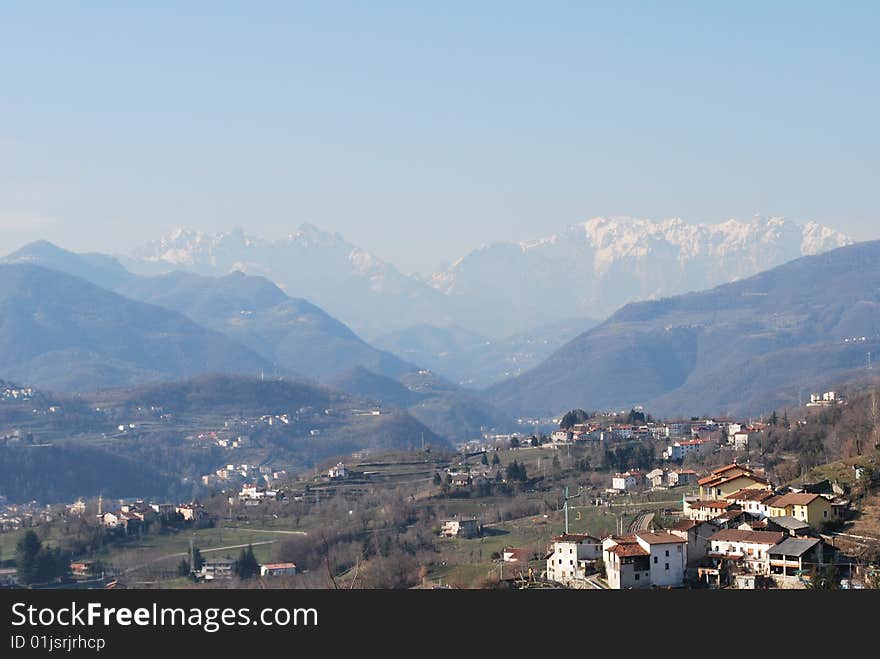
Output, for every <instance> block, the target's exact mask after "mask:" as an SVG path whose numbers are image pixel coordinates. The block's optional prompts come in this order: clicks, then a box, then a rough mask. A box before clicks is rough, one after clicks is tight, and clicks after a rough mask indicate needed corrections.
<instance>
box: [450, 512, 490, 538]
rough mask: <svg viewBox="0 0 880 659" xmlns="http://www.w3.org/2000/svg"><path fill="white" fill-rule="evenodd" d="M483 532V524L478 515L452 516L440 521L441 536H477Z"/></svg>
mask: <svg viewBox="0 0 880 659" xmlns="http://www.w3.org/2000/svg"><path fill="white" fill-rule="evenodd" d="M481 532H482V526H481V525H480V523H479V521H477V518H476V517H470V518H464V517H458V516H457V517H452V518H451V519H444V520H442V521H441V523H440V536H441V537H443V538H465V539H470V538H477V537H479V536H480V534H481Z"/></svg>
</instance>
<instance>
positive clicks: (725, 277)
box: [125, 217, 852, 339]
mask: <svg viewBox="0 0 880 659" xmlns="http://www.w3.org/2000/svg"><path fill="white" fill-rule="evenodd" d="M851 242H852V240H851V239H850V238H849V237H847V236H845V235H843V234H841V233H839V232H837V231H835V230H833V229H829V228H827V227H823V226H820V225H818V224H815V223H809V224H806V225H800V224H797V223H794V222H791V221H789V220H786V219H783V218H776V217H774V218H761V217H756V218H753V219H751V220H749V221H738V220H729V221H727V222H722V223H718V224H688V223H686V222H684V221H682V220H680V219H668V220H662V221H652V220H647V219H633V218H605V217H599V218H594V219H591V220H588V221H586V222H583V223H580V224H575V225H572V226H569V227H568V228H567V229H565V230H564V231H562V232H560V233H557V234H554V235H551V236H549V237H546V238H542V239H538V240H531V241H525V242H521V243H513V242H500V243H496V244H493V245H489V246H484V247H481V248H480V249H477V250H475V251H473V252H471V253H470V254H468V255H467V256H465V257H463V258H461V259H459V260H458V261H456V262H455V263H454V264H453V265H452V266H451V267H450V268H449V269H448V270H446V271H444V272H439V273H436V274H434V275H433V276H432V277H431V278H429V279H427V280H422V279H419V278H418V277H415V276H409V275H405V274H403V273H401V272H400V271H399V270H398V269H397V268H396V267H394V265H392V264H390V263H387V262H385V261H383V260H381V259H379V258H377V257H376V256H374V255H373V254H370V253H369V252H367V251H364V250H363V249H360V248H358V247H356V246H354V245H352V244H350V243H348V242H346V241H345V239H344V238H343V237H342V236H340V235H339V234H338V233H328V232H325V231H321V230H320V229H318V228H316V227H314V226H312V225H309V224H305V225H303V226H301V227H300V228H299V229H298V230H296V231H295V232H293V233H291V234H290V235H288V236H286V237H285V238H282V239H277V240H270V239H266V238H259V237H253V236H248V235H246V234H245V233H244V232H243V231H242V230H241V229H235V230H233V231H230V232H224V233H217V234H207V233H202V232H199V231H193V230H191V229H177V230H175V231H173V232H172V233H170V234H169V235H167V236H166V237H164V238H162V239H160V240H157V241H155V242H153V243H151V244H149V245H147V246H146V247H144V248H143V249H141V250H139V251H138V252H137V253H136V254H135V255H134V256H135V259H132V260H126V261H125V265H126V266H127V267H128V268H129V269H131V270H134V271H139V272H156V271H163V270H164V271H167V270H173V269H180V270H190V271H194V272H199V273H201V274H210V275H218V274H227V273H229V272H232V271H235V270H240V271H242V272H245V273H248V274H254V275H263V276H265V277H267V278H269V279H271V280H272V281H274V282H275V283H276V284H278V285H279V286H280V287H281V288H282V289H283V290H284V291H285V292H286V293H287V294H288V295H290V296H292V297H302V298H305V299H307V300H309V301H311V302H313V303H314V304H317V305H319V306H320V307H323V308H324V309H326V310H327V311H329V312H330V313H331V314H332V315H334V316H336V317H337V318H340V319H341V320H343V321H344V322H345V323H347V324H348V325H350V326H351V327H353V328H354V329H355V331H357V332H358V333H359V334H361V335H362V336H365V337H367V338H368V339H370V338H375V337H377V336H379V335H382V334H386V333H388V332H393V331H395V330H402V329H406V328H410V327H413V326H416V325H424V324H429V325H437V326H450V325H456V326H459V327H462V328H466V329H468V330H470V331H473V332H477V333H480V334H482V335H484V336H487V337H495V338H497V337H502V336H509V335H512V334H515V333H517V332H522V331H527V330H529V329H531V328H535V327H538V326H542V325H546V324H547V323H551V322H553V321H555V320H558V319H560V318H571V317H575V316H583V317H594V318H601V317H603V316H607V315H609V314H610V313H612V312H613V311H615V310H616V309H618V308H620V307H621V306H623V305H624V304H626V303H628V302H632V301H636V300H645V299H652V298H657V297H663V296H669V295H675V294H678V293H683V292H687V291H691V290H702V289H706V288H710V287H712V286H715V285H717V284H721V283H725V282H729V281H733V280H737V279H742V278H744V277H748V276H751V275H753V274H756V273H758V272H761V271H763V270H768V269H770V268H773V267H775V266H777V265H780V264H782V263H785V262H787V261H790V260H792V259H795V258H798V257H800V256H805V255H811V254H817V253H820V252H824V251H827V250H830V249H833V248H836V247H841V246H844V245H848V244H850V243H851Z"/></svg>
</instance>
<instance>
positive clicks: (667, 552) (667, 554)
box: [666, 549, 669, 558]
mask: <svg viewBox="0 0 880 659" xmlns="http://www.w3.org/2000/svg"><path fill="white" fill-rule="evenodd" d="M666 557H667V558H669V550H668V549H667V550H666Z"/></svg>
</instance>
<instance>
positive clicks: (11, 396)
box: [0, 384, 34, 401]
mask: <svg viewBox="0 0 880 659" xmlns="http://www.w3.org/2000/svg"><path fill="white" fill-rule="evenodd" d="M33 395H34V390H33V388H31V387H16V386H15V385H12V384H3V385H2V386H0V400H22V401H24V400H30V399H31V398H32V397H33Z"/></svg>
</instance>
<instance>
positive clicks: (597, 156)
mask: <svg viewBox="0 0 880 659" xmlns="http://www.w3.org/2000/svg"><path fill="white" fill-rule="evenodd" d="M184 4H185V6H184ZM121 5H124V6H121ZM878 34H880V9H878V3H874V2H864V3H857V2H847V3H829V2H773V3H769V2H729V3H721V2H693V3H690V2H688V3H685V2H641V3H637V2H607V3H586V2H540V3H538V2H532V3H513V2H461V3H459V2H449V1H447V2H442V3H434V4H433V6H432V7H429V6H427V3H421V2H419V3H403V2H401V3H389V2H359V3H336V2H321V3H308V4H306V3H292V2H285V3H281V2H279V3H252V2H247V3H245V2H242V3H208V2H205V3H196V2H188V3H180V2H167V3H165V2H150V3H111V2H75V3H70V2H67V3H61V2H59V3H51V2H46V3H33V2H24V1H22V2H8V3H3V4H2V5H0V58H2V60H0V251H2V252H3V253H5V252H7V251H9V250H11V249H13V248H15V247H18V246H19V245H20V244H22V243H23V242H25V241H28V240H33V239H36V238H48V239H50V240H53V241H55V242H58V243H59V244H61V245H63V246H66V247H69V248H73V249H78V250H82V249H98V250H104V251H127V250H129V249H130V248H132V247H134V246H137V245H139V244H140V243H142V242H144V241H146V240H148V239H151V238H154V237H157V236H158V235H159V234H161V233H163V232H165V231H167V230H168V229H170V228H172V227H175V226H179V225H185V226H192V227H195V228H200V229H203V230H209V231H213V230H227V229H229V228H232V227H233V226H241V227H243V228H245V229H246V230H247V231H249V232H252V233H261V234H263V235H267V236H280V235H284V234H285V233H287V232H289V231H290V230H292V229H293V228H295V227H296V226H298V225H299V224H301V223H302V222H312V223H314V224H317V225H318V226H320V227H322V228H325V229H329V230H334V231H339V232H341V233H342V234H343V235H345V236H346V237H347V238H348V239H349V240H351V241H352V242H354V243H356V244H359V245H361V246H363V247H365V248H367V249H370V250H372V251H374V252H375V253H377V254H378V255H379V256H381V257H383V258H387V259H390V260H392V261H394V262H395V263H397V264H398V265H399V266H400V267H401V269H403V270H404V271H413V270H419V271H423V272H428V271H431V270H432V269H434V268H435V267H436V266H437V265H438V263H439V262H440V261H441V260H444V259H445V260H451V259H453V258H455V257H457V256H459V255H461V254H463V253H465V252H467V251H469V250H470V249H472V248H474V247H476V246H478V245H479V244H481V243H483V242H492V241H496V240H502V239H525V238H530V237H536V236H541V235H544V234H546V233H549V232H552V231H555V230H557V229H559V228H561V227H564V226H565V225H567V224H570V223H573V222H577V221H580V220H583V219H587V218H589V217H592V216H595V215H603V214H607V215H635V216H645V217H653V218H662V217H673V216H675V217H682V218H684V219H685V220H687V221H694V222H696V221H713V222H714V221H720V220H724V219H727V218H730V217H741V218H747V217H750V216H751V215H753V214H754V213H761V214H765V215H784V216H786V217H790V218H792V219H795V220H799V221H807V220H816V221H818V222H821V223H825V224H829V225H831V226H834V227H835V228H838V229H841V230H844V231H847V232H849V233H851V234H853V235H854V236H855V237H856V238H859V239H866V238H875V237H880V223H878V220H880V214H878V203H880V201H878V194H877V189H878V172H880V167H878V165H880V162H878V160H880V158H878V154H880V107H878V106H880V102H878V101H880V78H878V72H880V57H878V56H880V45H878V42H880V40H878V38H877V35H878Z"/></svg>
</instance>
